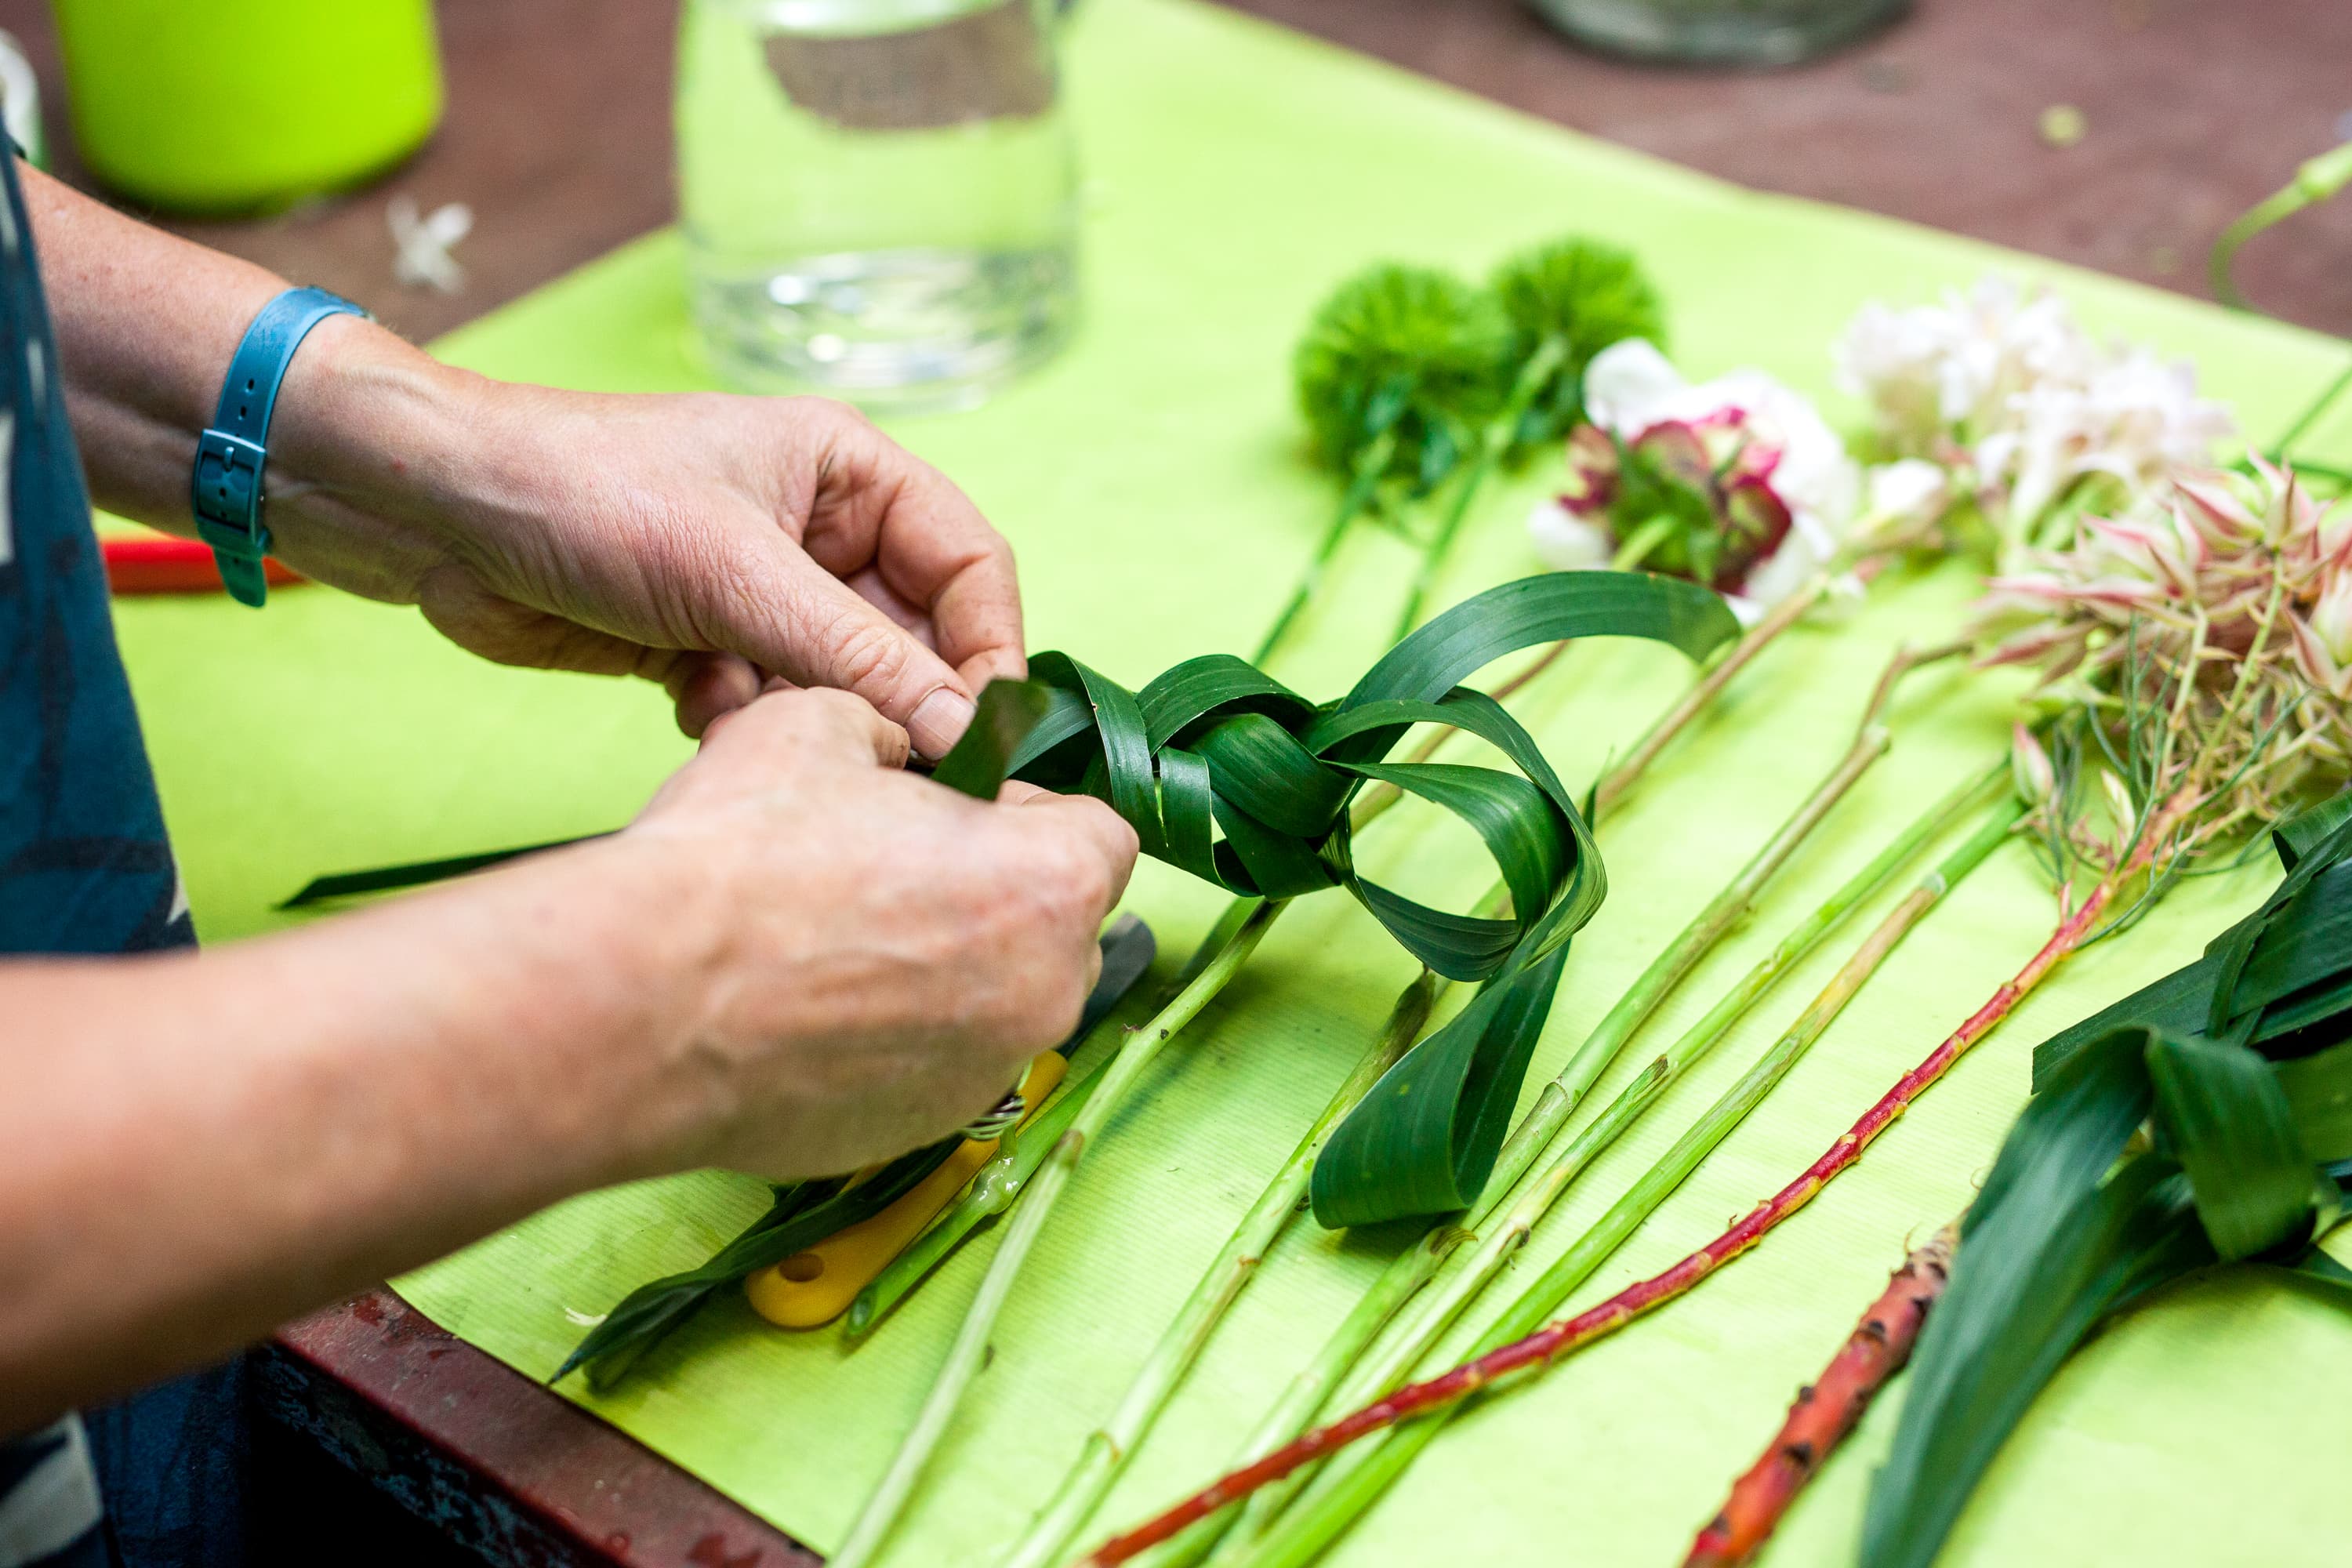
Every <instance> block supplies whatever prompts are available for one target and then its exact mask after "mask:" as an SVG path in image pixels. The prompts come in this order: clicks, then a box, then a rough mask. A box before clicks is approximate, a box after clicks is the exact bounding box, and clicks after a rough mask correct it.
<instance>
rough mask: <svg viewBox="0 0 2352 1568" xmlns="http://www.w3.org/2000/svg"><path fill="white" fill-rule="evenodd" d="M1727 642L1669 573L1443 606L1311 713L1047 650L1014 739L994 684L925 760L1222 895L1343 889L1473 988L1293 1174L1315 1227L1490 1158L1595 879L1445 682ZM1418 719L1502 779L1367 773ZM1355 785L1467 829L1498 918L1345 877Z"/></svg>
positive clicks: (1560, 801) (1560, 816)
mask: <svg viewBox="0 0 2352 1568" xmlns="http://www.w3.org/2000/svg"><path fill="white" fill-rule="evenodd" d="M1736 630H1737V625H1736V623H1735V622H1734V620H1733V619H1732V616H1731V614H1730V612H1729V611H1728V610H1727V609H1726V608H1725V606H1724V605H1723V602H1722V601H1721V600H1720V599H1718V598H1717V597H1716V596H1715V595H1712V594H1710V593H1707V592H1706V590H1704V589H1701V588H1698V587H1696V586H1695V585H1693V584H1688V583H1680V582H1674V581H1670V580H1668V579H1665V578H1659V577H1648V576H1640V575H1636V574H1631V573H1622V572H1570V573H1560V574H1555V575H1549V576H1543V577H1530V578H1527V579H1524V580H1522V581H1520V582H1517V583H1507V584H1504V585H1503V586H1501V587H1499V588H1495V589H1491V590H1489V591H1488V592H1486V593H1485V594H1481V595H1478V596H1477V597H1475V598H1474V599H1470V600H1468V601H1466V602H1465V603H1463V604H1461V605H1455V606H1454V608H1453V609H1451V610H1448V611H1447V612H1446V613H1445V614H1444V615H1442V616H1438V617H1437V618H1436V619H1435V620H1433V621H1432V622H1430V623H1429V624H1428V625H1427V626H1423V627H1422V628H1421V630H1419V631H1418V632H1415V633H1414V634H1413V635H1412V636H1411V637H1407V638H1406V639H1405V640H1404V641H1402V642H1401V643H1399V644H1398V645H1397V647H1395V648H1394V649H1393V650H1391V652H1390V653H1389V654H1388V656H1387V657H1386V658H1382V659H1381V661H1380V662H1379V663H1378V664H1376V665H1374V666H1373V667H1372V668H1371V670H1370V672H1369V673H1368V674H1367V675H1365V677H1364V678H1363V679H1362V680H1360V681H1359V682H1358V683H1357V685H1356V688H1355V689H1354V690H1352V691H1350V692H1349V694H1348V695H1347V696H1346V697H1344V698H1342V699H1340V700H1339V701H1338V702H1336V703H1330V704H1326V705H1323V706H1320V707H1318V706H1317V705H1316V704H1314V703H1311V702H1308V701H1307V700H1306V699H1305V698H1302V697H1300V696H1298V695H1297V693H1296V692H1293V691H1291V690H1290V689H1288V688H1286V687H1285V686H1283V685H1282V684H1281V683H1280V682H1278V681H1276V680H1274V679H1272V678H1270V677H1268V676H1266V675H1265V674H1264V673H1263V672H1261V671H1259V670H1258V669H1257V668H1255V667H1254V666H1252V665H1250V664H1248V663H1246V662H1244V661H1243V660H1241V659H1238V658H1232V657H1230V656H1228V655H1223V654H1214V655H1210V656H1208V657H1205V658H1195V659H1189V660H1187V661H1185V662H1184V663H1182V664H1180V665H1178V666H1176V667H1175V668H1172V669H1171V670H1169V671H1168V672H1167V673H1165V674H1163V675H1161V676H1160V677H1159V678H1158V679H1154V680H1152V681H1150V682H1149V683H1147V684H1146V685H1145V686H1144V687H1143V688H1142V689H1140V690H1139V691H1129V690H1128V689H1126V688H1124V687H1122V686H1120V685H1118V683H1117V682H1116V681H1113V680H1110V679H1107V678H1106V677H1104V676H1102V675H1101V674H1099V673H1097V671H1095V670H1092V669H1089V668H1087V667H1086V666H1085V665H1082V664H1080V663H1078V662H1077V661H1076V659H1073V658H1068V657H1067V656H1066V655H1062V654H1041V655H1039V656H1038V657H1037V658H1034V659H1033V660H1031V662H1030V670H1031V673H1032V677H1033V679H1032V681H1031V683H1030V685H1031V686H1032V687H1033V688H1034V689H1042V690H1043V691H1044V693H1045V702H1044V706H1043V710H1042V717H1040V718H1039V719H1038V720H1037V721H1036V723H1035V725H1034V729H1033V730H1032V731H1030V732H1029V734H1028V736H1027V738H1026V739H1025V740H1024V741H1023V742H1021V743H1020V744H1019V745H1018V746H1017V748H1014V749H1012V750H1010V751H1007V750H1006V749H1005V748H1004V746H1003V737H1004V736H1005V735H1007V734H1009V733H1011V732H1012V730H1011V729H1010V728H1009V726H1010V725H1011V724H1012V723H1013V721H1014V719H1015V717H1016V716H1015V715H1013V711H1012V710H1013V704H1015V703H1016V702H1020V703H1025V704H1028V705H1029V710H1036V705H1037V699H1036V697H1034V695H1033V696H1027V697H1023V696H1021V695H1019V693H1018V690H1017V689H1015V688H1013V687H1011V686H1009V685H1006V684H1004V683H999V684H998V685H992V686H991V687H990V688H989V689H988V690H987V691H985V692H983V693H982V696H981V708H982V717H981V720H980V721H978V722H976V723H975V724H974V726H973V730H972V736H973V737H975V738H971V739H968V740H967V741H966V742H964V743H963V745H962V746H960V747H959V748H958V752H957V754H951V755H950V757H949V758H948V759H947V761H946V762H945V763H942V764H941V771H942V772H943V773H946V772H949V771H950V770H953V771H954V773H955V774H956V776H958V777H959V778H964V779H966V780H967V787H971V788H973V789H974V790H975V791H976V792H980V793H985V792H986V791H987V790H988V789H990V788H992V785H993V780H994V778H996V777H1001V776H1011V777H1017V778H1021V779H1024V780H1027V781H1028V782H1029V783H1032V784H1041V785H1043V786H1045V787H1046V788H1048V789H1056V790H1063V791H1076V792H1081V793H1084V794H1087V795H1095V796H1097V797H1099V798H1100V799H1102V800H1105V801H1107V802H1108V803H1109V804H1110V805H1111V806H1112V807H1113V808H1114V809H1116V810H1117V811H1118V813H1119V815H1120V816H1123V817H1125V818H1126V819H1127V821H1128V822H1129V824H1130V825H1131V826H1133V827H1134V828H1135V830H1136V833H1137V836H1138V837H1139V838H1140V839H1141V841H1142V845H1143V850H1144V853H1146V854H1148V855H1150V856H1153V857H1154V858H1159V859H1162V860H1166V861H1169V862H1171V863H1172V864H1174V865H1177V866H1181V867H1182V868H1185V869H1186V870H1188V871H1191V872H1192V873H1193V874H1194V875H1196V876H1199V877H1201V878H1203V879H1207V880H1209V881H1212V882H1214V883H1216V884H1217V885H1218V886H1220V887H1222V888H1224V889H1228V890H1230V891H1232V892H1234V893H1238V894H1241V895H1243V896H1244V897H1250V898H1265V899H1287V898H1293V897H1297V896H1298V895H1300V894H1303V893H1311V892H1315V891H1318V890H1319V889H1324V888H1330V887H1344V888H1346V889H1348V890H1349V892H1350V893H1352V894H1353V895H1354V896H1355V897H1356V899H1357V900H1359V901H1360V902H1361V903H1362V904H1363V906H1364V907H1365V908H1366V909H1367V910H1370V911H1371V913H1372V914H1373V916H1374V917H1376V918H1377V919H1378V920H1379V921H1381V924H1383V925H1384V926H1386V927H1387V928H1388V930H1389V932H1390V934H1391V935H1392V936H1394V937H1395V938H1396V940H1397V941H1398V942H1400V943H1401V944H1402V945H1403V946H1404V947H1405V948H1406V949H1407V950H1408V951H1409V952H1412V955H1413V956H1414V957H1416V958H1418V959H1420V960H1421V961H1422V962H1423V963H1425V964H1427V965H1428V966H1429V967H1430V968H1431V969H1433V970H1435V971H1436V972H1437V973H1440V974H1444V975H1446V976H1448V977H1450V978H1453V979H1456V980H1475V981H1478V982H1481V983H1482V986H1481V989H1480V991H1479V994H1478V995H1477V996H1476V998H1475V999H1474V1000H1473V1001H1472V1002H1471V1004H1470V1005H1468V1006H1467V1007H1465V1009H1463V1011H1462V1012H1461V1013H1460V1014H1459V1015H1458V1016H1456V1017H1455V1018H1454V1020H1453V1021H1452V1022H1451V1023H1449V1024H1447V1025H1446V1026H1444V1028H1441V1029H1439V1030H1438V1031H1437V1032H1436V1033H1435V1034H1433V1035H1432V1036H1431V1037H1429V1038H1428V1039H1426V1040H1424V1041H1423V1042H1422V1043H1421V1045H1420V1046H1418V1047H1415V1048H1414V1049H1413V1050H1412V1052H1411V1053H1410V1054H1408V1055H1407V1056H1406V1057H1405V1058H1404V1059H1403V1060H1402V1061H1400V1062H1399V1063H1398V1064H1397V1065H1396V1066H1395V1067H1394V1068H1391V1069H1390V1071H1389V1073H1388V1075H1387V1076H1386V1077H1385V1078H1383V1079H1381V1081H1380V1083H1379V1084H1378V1085H1377V1086H1376V1087H1375V1088H1374V1089H1372V1091H1371V1092H1370V1094H1368V1095H1367V1096H1365V1098H1364V1100H1363V1101H1362V1103H1360V1105H1359V1106H1358V1107H1357V1108H1356V1109H1355V1110H1354V1111H1352V1112H1351V1113H1350V1114H1349V1117H1348V1119H1347V1120H1346V1121H1343V1122H1342V1123H1341V1124H1340V1126H1339V1129H1338V1130H1337V1131H1336V1132H1335V1133H1334V1134H1333V1136H1332V1138H1331V1140H1330V1142H1329V1143H1328V1145H1327V1146H1326V1148H1325V1150H1324V1153H1323V1156H1322V1158H1321V1160H1319V1161H1318V1163H1317V1165H1316V1168H1315V1175H1314V1181H1313V1185H1312V1195H1313V1199H1314V1204H1315V1213H1316V1216H1317V1218H1318V1219H1320V1220H1321V1221H1322V1222H1323V1223H1324V1224H1326V1225H1329V1226H1341V1225H1360V1224H1364V1223H1366V1222H1368V1221H1372V1220H1381V1219H1393V1218H1398V1217H1401V1216H1403V1215H1418V1214H1432V1213H1438V1212H1442V1211H1444V1210H1447V1209H1453V1208H1459V1207H1461V1206H1462V1205H1464V1204H1465V1203H1467V1202H1469V1201H1470V1200H1471V1199H1472V1198H1473V1197H1475V1195H1476V1194H1477V1192H1478V1189H1479V1188H1480V1187H1481V1186H1482V1185H1483V1184H1485V1182H1486V1176H1487V1173H1489V1172H1490V1171H1491V1170H1492V1169H1493V1167H1494V1160H1495V1154H1496V1150H1497V1149H1498V1148H1499V1147H1500V1146H1501V1142H1502V1137H1503V1133H1504V1131H1505V1130H1506V1126H1507V1121H1508V1118H1509V1115H1510V1110H1511V1107H1512V1103H1513V1100H1514V1099H1515V1098H1516V1096H1517V1091H1518V1087H1519V1083H1520V1080H1521V1079H1522V1078H1523V1077H1524V1076H1525V1074H1526V1070H1527V1063H1528V1054H1529V1053H1530V1052H1531V1051H1532V1050H1533V1048H1534V1046H1535V1038H1536V1035H1537V1034H1538V1031H1539V1030H1540V1029H1541V1027H1542V1024H1543V1020H1544V1017H1545V1016H1546V1015H1547V1014H1548V1013H1549V1010H1550V1004H1551V996H1552V992H1553V989H1554V987H1556V986H1557V984H1559V971H1560V966H1561V964H1562V963H1563V962H1564V960H1565V956H1566V949H1567V943H1568V940H1569V938H1570V936H1571V935H1572V934H1574V932H1575V931H1577V930H1578V929H1579V928H1580V927H1581V926H1582V925H1583V924H1584V922H1585V921H1587V920H1589V919H1591V915H1592V912H1593V910H1596V909H1597V908H1599V907H1600V903H1601V896H1602V893H1603V891H1604V889H1605V887H1606V881H1605V879H1604V877H1603V874H1602V871H1601V859H1600V856H1599V853H1598V851H1597V850H1595V849H1594V847H1593V845H1592V840H1591V834H1590V831H1589V830H1588V828H1587V827H1586V826H1585V822H1584V818H1583V816H1582V815H1581V814H1580V812H1579V811H1578V809H1577V806H1576V803H1575V801H1574V800H1573V799H1572V798H1571V797H1570V795H1569V794H1568V791H1567V788H1566V786H1564V785H1563V784H1561V783H1560V781H1559V777H1558V776H1557V775H1556V774H1555V773H1553V772H1552V770H1551V767H1550V765H1549V763H1546V762H1545V760H1544V758H1543V754H1542V753H1541V752H1539V751H1538V750H1537V748H1536V746H1535V743H1534V742H1533V741H1532V740H1530V739H1529V737H1528V734H1527V732H1526V731H1524V730H1522V729H1521V728H1520V727H1519V725H1518V723H1517V721H1515V720H1513V719H1512V718H1511V716H1510V715H1509V714H1508V713H1507V712H1505V711H1504V710H1503V709H1502V707H1501V706H1500V705H1499V704H1497V703H1496V702H1495V700H1493V699H1491V698H1488V697H1486V696H1484V695H1482V694H1480V693H1478V692H1475V691H1472V690H1469V689H1465V688H1463V687H1461V686H1460V685H1458V684H1457V683H1458V682H1460V681H1461V680H1463V679H1466V678H1467V677H1468V676H1470V675H1471V674H1472V673H1474V672H1475V671H1476V670H1478V669H1480V668H1484V667H1485V666H1486V665H1487V664H1489V663H1492V662H1493V661H1494V660H1495V659H1497V658H1502V657H1503V656H1505V655H1507V654H1509V653H1511V652H1514V651H1516V650H1517V649H1519V648H1523V647H1531V646H1534V645H1536V644H1538V643H1549V642H1558V641H1561V640H1564V639H1568V638H1572V637H1607V636H1615V637H1648V638H1652V639H1654V640H1656V641H1661V642H1664V643H1667V644H1669V645H1670V646H1673V647H1677V648H1680V649H1681V650H1682V651H1683V652H1685V653H1686V654H1688V655H1690V656H1691V657H1692V658H1702V657H1704V656H1705V655H1706V653H1707V652H1708V651H1710V650H1711V649H1713V648H1714V647H1717V645H1719V644H1720V643H1722V642H1723V641H1725V640H1726V639H1727V638H1728V637H1731V636H1732V635H1733V634H1734V633H1735V632H1736ZM1000 710H1002V711H1000ZM1422 723H1433V724H1444V725H1448V726H1451V727H1453V728H1455V729H1460V730H1467V731H1471V732H1472V733H1474V734H1475V735H1477V736H1478V737H1479V738H1481V739H1482V740H1485V741H1486V742H1489V743H1490V744H1492V745H1494V746H1495V747H1496V749H1498V750H1500V751H1501V752H1503V753H1504V754H1505V756H1507V758H1508V759H1509V760H1510V762H1511V763H1512V765H1513V767H1514V768H1516V769H1517V772H1507V771H1505V770H1503V769H1499V768H1489V767H1470V766H1463V765H1461V764H1455V763H1390V762H1388V761H1386V758H1387V755H1388V753H1389V752H1390V750H1391V748H1393V747H1394V746H1395V745H1396V743H1397V742H1399V741H1400V740H1402V738H1403V736H1404V734H1405V733H1406V731H1408V730H1409V729H1411V728H1412V726H1413V725H1415V724H1422ZM966 748H970V749H971V753H972V754H971V755H970V756H966V755H964V754H963V753H964V752H965V750H966ZM982 752H985V753H986V755H985V757H984V758H983V757H982V755H981V753H982ZM1366 780H1380V781H1384V782H1386V783H1389V784H1394V785H1396V786H1397V787H1398V788H1400V789H1402V790H1404V791H1405V792H1406V793H1408V794H1411V795H1417V796H1419V797H1421V798H1423V799H1424V800H1427V801H1429V802H1430V803H1432V804H1433V805H1438V806H1441V807H1443V808H1444V809H1445V810H1447V811H1449V812H1452V813H1454V815H1455V816H1459V817H1460V818H1462V819H1463V820H1464V821H1465V822H1466V823H1467V824H1469V826H1471V827H1472V828H1473V829H1475V831H1476V832H1477V833H1478V835H1479V837H1480V838H1481V839H1482V840H1483V842H1484V843H1485V844H1486V849H1487V852H1488V853H1489V854H1491V855H1492V856H1493V857H1494V858H1495V861H1496V866H1497V867H1498V868H1500V870H1501V872H1502V875H1503V880H1504V882H1505V884H1506V885H1507V887H1508V888H1509V889H1510V891H1511V896H1512V908H1513V914H1512V917H1511V918H1510V919H1508V920H1485V919H1478V918H1475V917H1471V916H1465V915H1457V914H1452V913H1448V912H1445V911H1443V910H1433V909H1430V908H1428V907H1426V906H1425V905H1423V904H1419V903H1416V902H1414V901H1413V900H1410V899H1406V898H1403V897H1402V896H1400V895H1398V894H1397V893H1394V892H1392V891H1391V890H1389V889H1385V888H1382V887H1381V886H1380V885H1379V884H1377V883H1375V882H1372V881H1370V880H1368V879H1364V878H1362V877H1360V876H1359V875H1358V874H1357V871H1356V868H1355V865H1354V861H1353V857H1352V855H1351V853H1350V841H1349V823H1348V805H1349V800H1350V798H1351V797H1352V796H1353V795H1354V794H1355V792H1356V791H1357V789H1359V788H1360V786H1361V785H1362V784H1363V783H1364V782H1365V781H1366Z"/></svg>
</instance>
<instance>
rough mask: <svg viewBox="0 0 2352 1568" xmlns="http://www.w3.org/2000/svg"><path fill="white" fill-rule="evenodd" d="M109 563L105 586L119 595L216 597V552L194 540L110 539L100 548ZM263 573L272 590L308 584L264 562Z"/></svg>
mask: <svg viewBox="0 0 2352 1568" xmlns="http://www.w3.org/2000/svg"><path fill="white" fill-rule="evenodd" d="M99 551H100V554H101V555H102V556H103V557H104V558H105V561H106V585H107V586H108V587H109V588H110V589H112V590H113V591H114V592H115V593H117V594H217V593H219V592H220V591H221V580H220V571H219V569H218V568H217V567H215V565H214V564H213V552H212V551H211V550H210V549H208V548H206V547H205V545H204V544H203V543H201V542H198V541H196V540H194V539H173V537H171V536H170V535H169V534H161V533H159V534H156V535H155V536H153V537H152V538H142V539H109V540H106V541H103V542H101V543H100V547H99ZM261 566H262V571H263V573H264V574H265V575H267V577H268V580H269V582H270V584H271V585H272V586H277V587H284V586H288V585H290V584H296V583H302V582H307V581H309V579H307V578H305V577H302V576H300V575H299V574H296V573H294V572H293V571H292V570H290V569H289V568H287V567H284V566H281V565H279V564H278V563H277V562H275V561H264V562H263V563H261Z"/></svg>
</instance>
